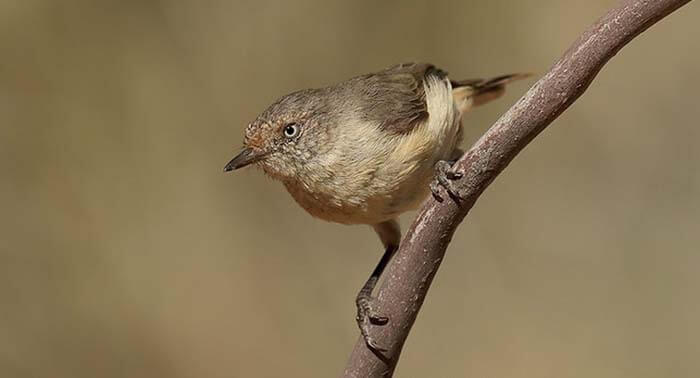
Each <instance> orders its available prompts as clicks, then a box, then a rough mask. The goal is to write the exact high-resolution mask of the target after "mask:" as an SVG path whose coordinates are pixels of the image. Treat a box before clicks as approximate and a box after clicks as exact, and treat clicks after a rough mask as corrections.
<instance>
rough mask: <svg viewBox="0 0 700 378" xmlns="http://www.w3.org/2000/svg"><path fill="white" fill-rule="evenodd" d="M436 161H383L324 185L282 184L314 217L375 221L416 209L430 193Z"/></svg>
mask: <svg viewBox="0 0 700 378" xmlns="http://www.w3.org/2000/svg"><path fill="white" fill-rule="evenodd" d="M434 164H435V161H433V160H419V161H412V162H401V163H398V162H392V161H385V162H384V164H383V166H382V168H381V169H380V170H379V171H378V172H373V173H372V174H367V175H366V177H354V179H353V180H343V181H341V182H335V181H334V182H333V183H329V184H327V185H318V184H315V185H313V186H307V185H303V184H301V183H299V182H288V183H285V186H286V188H287V190H288V191H289V193H290V194H291V195H292V197H294V199H295V200H296V202H297V203H298V204H299V205H300V206H301V207H302V208H304V209H305V210H306V211H307V212H308V213H309V214H311V215H312V216H314V217H317V218H320V219H323V220H326V221H330V222H336V223H344V224H377V223H380V222H383V221H386V220H389V219H394V218H396V217H397V216H399V215H400V214H401V213H404V212H406V211H409V210H414V209H416V208H417V207H418V206H419V205H420V204H421V202H422V201H423V200H424V199H425V198H426V196H427V195H428V193H429V185H430V181H431V180H432V178H433V170H434Z"/></svg>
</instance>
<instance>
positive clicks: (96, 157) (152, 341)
mask: <svg viewBox="0 0 700 378" xmlns="http://www.w3.org/2000/svg"><path fill="white" fill-rule="evenodd" d="M612 4H614V1H607V0H606V1H601V0H597V1H591V0H575V1H574V0H568V1H560V0H547V1H544V0H543V1H518V2H516V1H508V0H500V1H459V2H457V1H455V2H445V1H425V2H421V3H418V2H416V3H415V4H409V3H407V2H398V1H387V2H370V1H366V2H362V1H360V2H357V1H355V2H327V1H320V0H319V1H303V2H284V3H283V2H260V1H246V2H235V1H230V2H229V1H195V0H189V1H174V0H171V1H87V0H86V1H57V0H54V1H50V0H43V1H42V0H31V1H30V0H21V1H19V0H16V1H9V0H4V1H0V49H1V51H0V211H1V213H0V214H1V215H0V376H2V377H71V378H75V377H176V378H178V377H183V378H184V377H193V378H194V377H281V376H285V377H309V376H318V377H329V376H336V375H337V374H339V373H340V372H341V371H342V368H343V365H344V363H345V360H346V358H347V356H348V353H349V351H350V349H351V347H352V345H353V343H354V342H355V340H356V337H357V330H356V328H355V324H354V321H353V316H354V305H353V298H354V295H355V293H356V291H357V289H358V288H359V286H360V285H361V283H362V282H363V280H364V279H365V278H366V276H367V274H368V273H369V272H370V270H371V268H372V267H373V266H374V264H375V263H376V261H377V259H378V258H379V254H380V248H379V243H378V240H376V236H375V235H374V234H373V233H372V231H371V230H370V229H368V228H367V227H360V226H356V227H347V226H341V225H335V224H328V223H324V222H322V221H319V220H315V219H312V218H311V217H310V216H308V215H307V214H306V213H304V212H303V211H302V210H301V209H300V208H298V207H297V205H296V204H294V203H293V201H292V200H291V198H290V197H289V196H288V194H287V193H286V192H285V191H284V190H283V188H282V186H281V185H279V184H278V183H275V182H272V181H270V180H268V179H266V178H265V177H264V176H263V175H262V174H261V173H260V172H256V171H254V170H249V171H245V172H237V173H236V174H234V175H224V174H223V173H222V172H221V169H222V167H223V165H224V164H225V163H226V162H227V161H228V159H229V158H230V157H231V156H232V155H233V154H234V152H235V151H236V150H237V149H238V148H239V147H240V145H241V141H242V133H243V129H244V127H245V126H246V125H247V123H248V122H250V121H251V120H252V119H253V118H254V117H255V116H256V115H257V113H258V112H260V111H262V110H263V109H264V108H265V107H266V106H267V105H268V104H269V103H271V102H272V101H273V100H274V99H275V98H277V97H279V96H281V95H283V94H285V93H287V92H289V91H292V90H295V89H299V88H304V87H312V86H321V85H326V84H330V83H333V82H335V81H339V80H342V79H345V78H348V77H350V76H353V75H357V74H361V73H364V72H368V71H372V70H377V69H380V68H382V67H385V66H388V65H391V64H394V63H398V62H402V61H410V60H423V61H430V62H433V63H435V64H437V65H439V66H441V67H444V68H445V69H447V70H449V71H450V72H451V74H452V76H454V77H456V78H464V77H474V76H482V75H483V76H488V75H497V74H502V73H507V72H512V71H534V72H538V73H540V74H541V73H543V72H545V71H546V70H547V68H548V67H549V66H550V65H551V64H552V63H553V62H554V60H555V59H556V58H557V57H558V56H559V55H561V53H562V52H563V51H564V49H565V48H566V47H567V46H568V45H569V44H570V42H572V41H573V40H574V39H575V38H576V37H577V35H578V34H579V32H580V31H582V30H583V29H584V28H585V27H586V26H588V25H589V24H590V23H592V22H593V21H594V20H595V19H596V18H597V17H598V16H599V15H601V14H602V13H603V12H604V11H605V10H606V9H607V8H609V7H610V6H612ZM699 17H700V7H699V6H698V4H697V3H696V2H694V3H691V5H689V6H687V7H685V8H683V9H681V10H680V11H679V12H678V13H676V14H674V15H672V16H671V17H669V18H668V19H666V20H664V21H663V22H662V23H661V24H659V25H657V26H655V27H653V28H652V29H651V30H650V32H648V33H647V34H644V35H642V36H641V37H640V38H639V39H638V40H635V41H634V42H633V43H632V44H631V45H629V46H628V47H627V48H625V49H624V50H623V51H622V52H621V53H620V55H619V56H618V57H616V58H615V59H613V61H612V62H611V63H610V64H609V65H608V66H607V67H606V68H605V70H604V71H603V72H602V73H601V74H600V76H599V77H598V79H597V80H596V81H595V82H594V83H593V85H592V86H591V88H590V89H589V91H588V92H587V93H586V95H585V96H584V97H583V98H581V99H580V101H578V102H577V103H576V104H575V105H574V106H573V108H572V109H570V110H569V111H568V112H567V113H566V114H564V115H563V116H562V117H560V118H559V119H558V120H557V121H556V122H555V123H554V124H553V125H552V127H551V128H550V129H548V130H547V131H546V132H545V133H544V134H543V135H541V137H539V138H538V139H537V140H536V141H535V142H534V143H533V144H532V145H531V146H530V147H528V148H527V149H526V150H525V151H524V152H523V153H522V154H521V155H520V156H519V157H518V158H517V159H516V160H515V161H514V162H513V164H512V165H511V166H510V167H509V168H508V169H507V170H506V172H505V173H504V174H503V175H502V176H501V177H500V178H499V179H498V180H497V181H496V182H495V183H494V184H493V185H492V187H490V188H489V189H488V191H487V192H486V194H485V195H484V196H483V198H482V199H481V200H480V201H479V203H478V204H477V206H476V207H475V208H474V210H473V212H472V214H471V215H470V217H469V218H468V219H467V221H465V222H464V224H463V225H462V226H461V228H460V229H459V230H458V232H457V234H456V236H455V240H454V242H453V243H452V245H451V246H450V250H449V252H448V255H447V259H446V261H445V263H444V264H443V267H442V269H441V271H440V273H439V274H438V277H437V279H436V281H435V285H434V287H433V289H432V291H431V293H430V295H429V297H428V300H427V301H426V306H425V307H424V310H423V312H422V313H421V314H420V317H419V318H418V321H417V323H416V326H415V329H414V332H413V334H412V335H411V337H410V338H409V340H408V344H407V346H406V348H405V351H404V354H403V356H402V361H401V363H400V365H399V368H398V371H397V376H400V377H460V376H469V377H697V376H698V375H700V357H699V356H700V323H699V321H698V319H700V302H699V301H698V292H699V291H700V276H699V275H698V271H699V270H700V254H699V253H698V251H699V248H698V245H699V244H700V232H698V231H700V229H699V227H700V226H699V225H700V198H699V197H698V193H699V191H700V172H699V171H698V166H699V164H700V152H699V151H698V149H697V148H696V146H697V145H698V144H699V143H700V125H698V121H697V120H698V118H700V106H698V96H697V88H698V87H700V49H699V48H698V47H700V46H699V45H698V44H699V43H700V42H698V41H700V26H699V24H698V19H699ZM527 85H528V83H518V84H516V85H514V86H513V87H512V88H511V91H510V92H509V94H508V95H507V96H506V97H505V98H504V99H503V100H501V101H499V102H498V103H496V104H493V105H489V106H487V107H485V108H482V109H479V110H478V111H476V112H475V113H473V114H472V115H470V117H469V118H468V120H467V123H466V124H467V130H468V131H467V133H466V141H465V144H469V143H471V142H472V141H474V140H475V138H477V137H478V135H480V134H481V133H482V132H483V131H484V130H485V129H486V128H487V127H488V126H489V125H490V124H491V123H492V122H493V121H494V120H495V119H496V118H497V117H498V115H499V114H501V113H502V112H503V111H504V110H505V109H507V107H508V106H509V105H510V104H512V103H513V102H514V101H515V100H516V99H517V98H518V97H519V95H520V94H522V93H523V92H524V91H525V90H526V88H527ZM410 220H411V215H406V216H405V217H404V218H403V220H402V221H403V224H404V226H406V225H407V223H408V222H410Z"/></svg>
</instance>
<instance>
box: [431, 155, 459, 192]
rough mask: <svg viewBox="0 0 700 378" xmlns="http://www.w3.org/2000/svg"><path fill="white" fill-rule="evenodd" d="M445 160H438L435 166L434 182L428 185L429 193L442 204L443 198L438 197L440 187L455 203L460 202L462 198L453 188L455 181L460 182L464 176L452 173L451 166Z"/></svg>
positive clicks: (455, 188) (456, 189)
mask: <svg viewBox="0 0 700 378" xmlns="http://www.w3.org/2000/svg"><path fill="white" fill-rule="evenodd" d="M453 164H454V163H450V162H448V161H445V160H440V161H438V162H437V163H436V164H435V180H433V182H431V183H430V191H431V192H432V193H433V197H435V199H436V200H437V201H438V202H442V201H443V198H442V196H441V195H440V188H441V187H442V188H443V189H445V190H446V191H447V194H448V195H449V196H450V197H452V199H454V200H455V201H460V200H461V199H462V196H461V194H460V190H459V189H458V188H457V187H455V183H454V181H455V180H460V179H461V178H463V177H464V174H462V173H460V172H454V171H453V170H452V165H453Z"/></svg>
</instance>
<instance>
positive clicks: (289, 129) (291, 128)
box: [282, 123, 300, 138]
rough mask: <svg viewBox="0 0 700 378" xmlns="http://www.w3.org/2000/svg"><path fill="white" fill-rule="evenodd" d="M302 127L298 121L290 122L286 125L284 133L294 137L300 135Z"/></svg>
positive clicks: (288, 136)
mask: <svg viewBox="0 0 700 378" xmlns="http://www.w3.org/2000/svg"><path fill="white" fill-rule="evenodd" d="M299 131H300V127H299V125H298V124H296V123H290V124H288V125H287V126H285V127H284V129H283V130H282V132H283V133H284V136H286V137H287V138H294V137H295V136H297V135H299Z"/></svg>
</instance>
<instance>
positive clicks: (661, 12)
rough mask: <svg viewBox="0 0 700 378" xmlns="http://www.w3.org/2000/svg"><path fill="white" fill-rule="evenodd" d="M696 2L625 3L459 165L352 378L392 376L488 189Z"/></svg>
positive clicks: (401, 265) (387, 283) (386, 299)
mask: <svg viewBox="0 0 700 378" xmlns="http://www.w3.org/2000/svg"><path fill="white" fill-rule="evenodd" d="M689 1H690V0H625V1H622V2H621V3H620V4H619V5H618V6H617V7H615V8H613V9H612V10H610V11H609V12H608V13H607V14H606V15H605V16H603V17H602V18H601V19H600V20H598V21H597V22H596V23H595V24H594V25H593V26H591V27H590V28H589V29H588V30H586V31H585V32H584V33H583V34H582V35H581V36H580V37H579V39H578V40H577V41H576V42H574V44H573V45H571V47H570V48H569V50H568V51H566V53H565V54H564V56H563V57H562V58H560V59H559V61H558V62H557V63H556V64H554V66H553V67H552V68H551V69H550V71H549V72H548V73H547V74H546V75H545V76H544V77H542V78H541V79H540V80H539V81H538V82H537V83H535V85H533V86H532V88H530V90H529V91H528V92H527V93H526V94H525V95H524V96H523V97H522V98H521V99H520V100H519V101H518V102H517V103H516V104H515V105H513V107H511V108H510V109H509V110H508V112H506V113H505V114H504V115H503V116H502V117H501V118H500V119H499V120H498V121H496V123H495V124H494V125H493V126H492V127H491V128H490V129H489V130H488V131H487V132H486V134H484V135H483V136H482V137H481V138H480V139H479V140H478V141H477V142H476V143H475V144H474V145H473V146H472V148H471V149H470V150H469V151H467V152H466V153H465V154H464V155H463V156H462V158H461V159H460V160H459V161H458V162H457V163H456V164H455V166H454V168H453V169H454V170H455V171H456V172H461V173H463V175H464V178H462V179H461V180H459V181H457V182H456V184H457V188H459V190H460V192H461V197H462V200H460V201H459V202H456V201H452V200H449V198H450V197H449V196H448V195H447V194H446V193H443V198H445V199H446V200H445V201H443V202H438V201H436V200H434V199H432V198H431V199H428V200H427V201H426V203H425V204H424V205H423V207H422V209H421V210H420V211H419V213H418V215H417V217H416V219H415V220H414V222H413V224H412V225H411V227H410V229H409V230H408V232H407V234H406V236H405V237H404V239H403V241H402V243H401V247H400V249H399V251H398V252H397V254H396V256H395V257H394V259H393V261H392V263H391V264H390V266H389V267H388V269H387V271H386V272H385V277H386V278H385V280H384V283H383V284H382V286H381V288H380V289H379V292H378V294H377V304H378V310H379V312H380V313H382V314H389V316H390V319H391V320H390V322H389V324H387V325H385V326H382V327H374V329H373V330H372V331H373V332H374V337H375V338H376V339H377V341H378V342H379V343H380V345H382V346H383V347H385V348H387V349H388V350H387V351H386V352H384V354H383V356H378V355H375V354H374V353H373V352H372V351H370V350H369V349H368V348H367V347H366V345H365V343H364V341H363V339H362V338H361V337H360V339H359V340H358V341H357V343H356V344H355V348H354V349H353V351H352V354H351V355H350V359H349V361H348V364H347V366H346V369H345V372H344V376H345V377H386V376H391V375H392V374H393V372H394V369H395V368H396V364H397V362H398V359H399V355H400V353H401V349H402V347H403V344H404V342H405V341H406V338H407V337H408V334H409V332H410V330H411V326H412V325H413V323H414V321H415V319H416V316H417V315H418V311H419V310H420V307H421V305H422V304H423V300H424V299H425V296H426V294H427V293H428V289H429V288H430V283H431V282H432V280H433V277H434V276H435V273H436V272H437V270H438V268H439V267H440V262H441V261H442V259H443V257H444V255H445V250H446V248H447V245H448V244H449V243H450V240H451V239H452V235H453V234H454V231H455V229H456V228H457V226H458V225H459V224H460V223H461V222H462V220H463V219H464V217H465V216H466V215H467V213H468V212H469V210H470V209H471V208H472V206H473V205H474V203H475V202H476V200H477V199H478V198H479V196H480V195H481V193H482V192H483V191H484V189H486V187H487V186H488V185H489V184H490V183H491V182H492V181H493V180H494V179H495V178H496V176H498V174H499V173H501V171H503V169H504V168H505V167H506V166H507V165H508V163H510V162H511V161H512V160H513V158H514V157H515V156H516V155H517V154H518V153H519V152H520V151H521V150H522V149H523V148H524V147H525V146H526V145H527V144H528V143H529V142H530V141H531V140H532V139H533V138H535V137H536V136H537V135H538V134H539V133H540V132H541V131H542V130H543V129H544V128H545V127H547V125H549V124H550V123H551V122H552V121H554V119H556V118H557V117H558V116H559V115H560V114H561V113H562V112H564V110H566V109H567V108H568V107H569V106H570V105H571V104H572V103H573V102H574V101H576V99H577V98H578V97H579V96H581V94H583V92H584V91H585V90H586V89H587V88H588V85H589V84H590V83H591V82H592V81H593V79H594V78H595V76H596V75H597V74H598V72H599V71H600V69H601V68H603V66H604V65H605V63H607V61H608V60H610V58H612V57H613V56H614V55H615V54H616V53H617V52H618V51H619V50H620V49H621V48H622V47H623V46H625V45H626V44H627V43H629V42H630V41H631V40H632V39H633V38H634V37H636V36H637V35H638V34H640V33H641V32H643V31H644V30H646V29H647V28H649V27H650V26H651V25H653V24H655V23H656V22H657V21H659V20H661V19H662V18H664V17H666V16H667V15H668V14H670V13H671V12H673V11H674V10H676V9H678V8H680V7H681V6H683V5H685V4H686V3H688V2H689Z"/></svg>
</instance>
